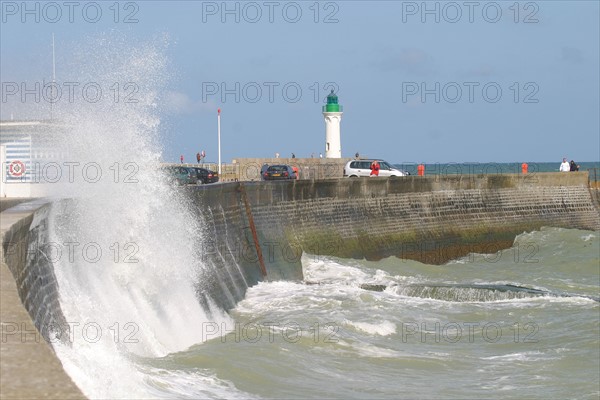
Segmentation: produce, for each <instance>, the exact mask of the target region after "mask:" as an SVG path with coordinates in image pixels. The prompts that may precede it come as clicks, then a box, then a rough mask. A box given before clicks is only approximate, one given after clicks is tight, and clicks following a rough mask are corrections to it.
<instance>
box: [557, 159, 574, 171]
mask: <svg viewBox="0 0 600 400" xmlns="http://www.w3.org/2000/svg"><path fill="white" fill-rule="evenodd" d="M558 170H559V171H560V172H569V171H571V165H570V164H569V162H568V161H567V159H566V158H563V162H562V164H560V168H559V169H558Z"/></svg>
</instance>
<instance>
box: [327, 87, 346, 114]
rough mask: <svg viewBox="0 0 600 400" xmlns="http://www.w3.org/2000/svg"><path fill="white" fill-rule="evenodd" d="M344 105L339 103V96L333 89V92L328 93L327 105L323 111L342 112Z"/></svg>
mask: <svg viewBox="0 0 600 400" xmlns="http://www.w3.org/2000/svg"><path fill="white" fill-rule="evenodd" d="M340 111H342V106H340V105H339V104H338V97H337V95H336V94H335V93H334V92H333V89H331V93H329V94H328V95H327V105H325V106H323V112H340Z"/></svg>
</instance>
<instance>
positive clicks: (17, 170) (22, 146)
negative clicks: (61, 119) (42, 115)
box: [0, 121, 57, 197]
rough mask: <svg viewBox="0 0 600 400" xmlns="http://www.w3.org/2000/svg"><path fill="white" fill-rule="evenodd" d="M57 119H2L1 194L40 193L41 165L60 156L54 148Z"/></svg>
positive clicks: (0, 133)
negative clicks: (52, 144)
mask: <svg viewBox="0 0 600 400" xmlns="http://www.w3.org/2000/svg"><path fill="white" fill-rule="evenodd" d="M56 127H57V124H56V122H53V121H0V166H1V168H2V169H1V170H0V175H1V179H0V196H2V197H36V196H39V195H40V190H39V189H40V182H41V176H40V174H41V167H40V166H43V165H44V163H45V162H47V160H50V159H52V158H54V157H56V154H55V152H54V151H52V150H51V148H52V146H51V145H50V144H51V140H52V138H53V136H54V135H53V132H55V129H56Z"/></svg>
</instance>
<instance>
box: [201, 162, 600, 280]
mask: <svg viewBox="0 0 600 400" xmlns="http://www.w3.org/2000/svg"><path fill="white" fill-rule="evenodd" d="M191 190H192V191H193V194H192V195H193V196H195V199H196V201H195V203H196V204H197V206H198V207H199V211H200V213H201V214H204V215H210V216H213V217H214V216H215V215H219V217H218V218H210V217H209V218H207V221H208V224H209V225H211V224H212V226H213V229H214V231H215V232H216V234H215V235H213V238H215V240H216V241H218V240H219V239H218V238H220V237H223V232H224V230H225V229H229V236H228V240H229V242H230V245H229V246H230V247H236V246H238V247H240V246H242V247H244V246H246V247H250V248H254V249H256V250H260V251H262V252H263V253H267V254H268V256H269V257H266V258H265V267H264V268H265V269H266V271H267V274H266V279H275V280H276V279H290V278H292V279H294V278H300V277H299V276H298V273H297V265H295V264H293V263H290V261H294V260H296V259H297V256H298V255H299V254H301V253H302V252H308V253H312V254H322V255H333V256H339V257H348V258H363V257H364V258H367V259H374V260H376V259H380V258H383V257H387V256H398V257H401V258H408V259H414V260H418V261H422V262H426V263H432V264H441V263H445V262H447V261H448V260H450V259H453V258H456V257H460V256H464V255H466V254H468V253H471V252H485V253H494V252H496V251H497V250H499V249H502V248H507V247H510V246H511V245H512V243H513V241H514V238H515V236H516V235H518V234H520V233H522V232H524V231H532V230H537V229H539V228H541V227H542V226H553V227H564V228H578V229H587V230H599V229H600V216H599V213H598V204H597V200H595V199H594V198H593V196H592V193H591V191H590V189H589V188H588V180H587V173H568V174H564V173H563V174H561V173H544V174H531V175H517V174H507V175H469V176H461V175H449V176H425V177H419V176H409V177H403V178H398V179H379V178H364V179H332V180H321V181H313V180H300V181H293V182H245V183H231V184H227V185H220V186H206V187H198V188H193V189H191ZM243 198H246V200H243ZM244 202H246V203H248V204H249V211H248V209H247V207H245V206H244V204H243V203H244ZM248 212H250V213H251V217H252V220H253V222H252V224H250V222H249V220H248ZM251 225H253V226H254V228H253V229H254V230H256V231H257V232H258V233H259V236H260V240H259V241H258V242H259V243H258V244H256V243H255V242H253V241H251V240H250V239H249V235H247V234H240V235H237V242H235V243H233V242H231V241H232V240H234V241H235V240H236V239H233V238H235V237H236V235H232V234H231V232H232V230H231V228H232V227H236V229H238V231H240V232H241V231H243V230H244V229H246V230H250V228H251ZM211 246H212V248H213V249H214V248H215V246H216V247H218V243H213V245H211ZM207 250H208V251H209V252H210V251H211V250H210V249H207ZM249 254H250V255H251V257H250V258H252V259H256V256H255V254H254V253H252V252H250V253H249ZM242 261H249V258H248V257H247V258H246V259H245V260H242ZM246 264H247V265H246V266H247V269H248V270H251V271H254V273H255V274H257V271H259V270H260V268H261V267H260V265H258V263H256V262H255V263H252V262H247V263H246ZM257 277H258V275H257Z"/></svg>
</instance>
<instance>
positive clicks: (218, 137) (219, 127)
mask: <svg viewBox="0 0 600 400" xmlns="http://www.w3.org/2000/svg"><path fill="white" fill-rule="evenodd" d="M217 141H218V148H219V171H218V172H219V177H220V176H221V109H220V108H219V109H217ZM219 179H220V178H219Z"/></svg>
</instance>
